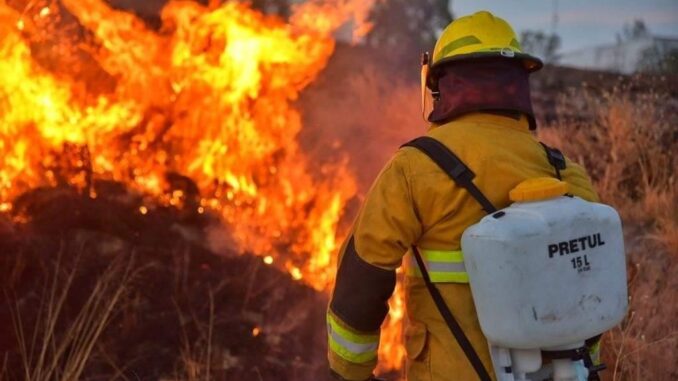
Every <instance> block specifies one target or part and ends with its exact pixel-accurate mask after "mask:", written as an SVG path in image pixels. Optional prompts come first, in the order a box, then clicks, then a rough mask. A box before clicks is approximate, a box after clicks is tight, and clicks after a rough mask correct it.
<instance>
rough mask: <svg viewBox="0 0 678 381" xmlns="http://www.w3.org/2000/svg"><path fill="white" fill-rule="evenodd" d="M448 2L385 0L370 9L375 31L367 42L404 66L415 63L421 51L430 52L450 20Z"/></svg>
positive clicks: (443, 0)
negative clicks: (402, 62)
mask: <svg viewBox="0 0 678 381" xmlns="http://www.w3.org/2000/svg"><path fill="white" fill-rule="evenodd" d="M449 3H450V2H449V1H447V0H386V1H380V2H378V3H377V4H376V5H375V7H374V9H373V10H372V17H371V21H372V22H373V23H374V29H372V32H370V34H369V35H368V36H367V43H368V44H369V45H370V46H371V47H373V48H375V49H378V50H380V51H381V52H382V55H384V56H387V57H389V58H391V59H399V60H403V61H404V62H405V63H408V64H406V66H408V67H409V66H410V65H409V63H411V62H417V61H418V60H419V56H420V55H421V53H423V52H424V51H431V50H433V46H434V45H435V42H436V39H437V38H438V35H439V34H440V33H441V32H442V30H443V29H444V28H445V27H446V26H447V25H448V24H449V23H450V22H451V21H452V13H451V11H450V8H449Z"/></svg>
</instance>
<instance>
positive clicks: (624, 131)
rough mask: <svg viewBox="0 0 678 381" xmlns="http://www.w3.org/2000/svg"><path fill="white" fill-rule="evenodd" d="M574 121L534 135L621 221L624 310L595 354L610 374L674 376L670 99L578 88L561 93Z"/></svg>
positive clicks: (677, 236)
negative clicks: (587, 178)
mask: <svg viewBox="0 0 678 381" xmlns="http://www.w3.org/2000/svg"><path fill="white" fill-rule="evenodd" d="M561 107H567V108H568V111H569V113H570V114H571V113H572V109H573V108H574V109H575V110H577V112H578V113H579V114H580V115H582V117H583V118H582V119H581V120H567V121H562V122H561V123H558V124H557V125H554V126H550V127H551V128H543V129H542V130H541V131H540V137H541V138H542V139H543V140H544V141H546V142H547V143H550V144H552V145H555V146H557V147H560V148H561V149H562V150H563V151H565V152H566V154H568V156H570V157H571V158H572V159H574V160H576V161H578V162H580V163H581V164H583V165H584V166H585V167H586V168H587V169H588V171H589V173H590V174H591V177H592V180H593V182H594V185H595V186H596V188H597V190H598V192H599V194H600V196H601V199H602V201H603V202H605V203H608V204H610V205H613V206H614V207H615V208H616V209H617V210H619V212H620V214H621V215H622V219H623V221H624V225H625V234H626V246H627V248H626V249H627V255H628V264H629V292H630V309H629V314H628V316H627V318H626V319H625V320H624V321H623V322H622V324H621V325H620V326H619V327H617V328H616V329H614V330H612V331H611V332H609V333H608V334H606V336H605V340H604V343H605V345H604V347H603V358H604V360H605V362H606V363H607V364H608V366H609V368H610V370H609V371H608V372H605V373H606V377H607V378H608V379H612V380H667V381H668V380H675V379H676V378H677V377H678V362H676V358H678V349H677V348H678V323H676V320H675V317H676V316H677V315H678V281H676V279H675V274H676V270H678V214H676V211H678V189H677V185H676V173H675V172H676V168H678V158H677V157H676V152H678V129H677V127H676V126H678V117H677V116H676V112H675V109H676V101H675V99H671V98H670V97H669V96H666V95H661V94H654V93H650V94H632V92H631V91H629V90H628V88H624V87H620V88H615V89H613V90H611V91H609V92H606V93H604V94H600V93H594V92H593V91H589V90H586V89H580V90H577V91H573V92H572V93H571V94H568V95H567V96H566V97H563V101H562V105H561Z"/></svg>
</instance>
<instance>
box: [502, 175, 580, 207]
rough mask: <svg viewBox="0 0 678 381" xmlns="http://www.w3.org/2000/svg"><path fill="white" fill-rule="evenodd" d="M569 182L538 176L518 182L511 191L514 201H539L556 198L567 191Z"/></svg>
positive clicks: (510, 196)
mask: <svg viewBox="0 0 678 381" xmlns="http://www.w3.org/2000/svg"><path fill="white" fill-rule="evenodd" d="M567 188H568V187H567V183H566V182H564V181H560V180H558V179H554V178H553V177H537V178H534V179H528V180H525V181H523V182H522V183H520V184H518V186H516V187H515V188H513V189H512V190H511V192H509V198H510V199H511V201H514V202H525V201H539V200H546V199H549V198H555V197H558V196H562V195H564V194H565V193H567Z"/></svg>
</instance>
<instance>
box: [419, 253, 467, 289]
mask: <svg viewBox="0 0 678 381" xmlns="http://www.w3.org/2000/svg"><path fill="white" fill-rule="evenodd" d="M419 252H420V253H421V256H422V259H423V260H424V263H425V265H426V270H427V271H428V273H429V276H430V278H431V281H432V282H433V283H468V274H467V273H466V266H465V265H464V254H463V253H462V251H461V250H427V249H421V248H420V249H419ZM406 268H407V270H406V274H407V275H408V276H412V277H419V278H420V277H421V271H420V270H419V268H418V267H417V262H416V261H415V259H414V256H413V255H412V253H408V254H407V264H406Z"/></svg>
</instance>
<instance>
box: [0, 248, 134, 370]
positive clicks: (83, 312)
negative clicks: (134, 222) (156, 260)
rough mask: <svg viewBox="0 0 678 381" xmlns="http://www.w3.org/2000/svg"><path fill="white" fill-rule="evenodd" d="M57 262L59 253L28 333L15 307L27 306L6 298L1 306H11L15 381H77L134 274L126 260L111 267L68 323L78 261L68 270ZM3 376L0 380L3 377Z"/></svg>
mask: <svg viewBox="0 0 678 381" xmlns="http://www.w3.org/2000/svg"><path fill="white" fill-rule="evenodd" d="M61 256H62V253H59V256H58V258H57V261H56V264H55V268H54V272H53V274H52V276H51V278H52V279H51V281H50V282H45V285H44V287H43V290H42V293H41V297H40V299H39V308H38V312H37V317H36V318H35V320H34V324H33V326H32V327H26V321H25V320H24V318H23V317H22V313H21V311H22V309H24V308H22V306H21V304H30V301H26V303H24V301H19V300H17V299H16V298H15V297H10V295H9V292H8V293H7V300H8V301H10V300H13V308H11V312H12V323H13V327H14V333H15V335H16V338H17V341H18V348H19V355H20V357H21V362H22V367H23V369H22V374H23V375H22V377H21V379H23V380H25V381H45V380H63V381H71V380H72V381H76V380H80V379H81V376H82V374H83V370H84V369H85V366H86V365H87V363H88V361H89V360H90V359H91V357H92V356H93V354H94V353H95V352H96V350H95V346H96V345H97V344H98V341H99V338H100V336H101V334H102V332H103V331H104V330H105V329H106V327H107V326H108V324H109V323H110V322H111V320H112V318H113V316H114V315H115V313H116V308H117V307H118V304H119V302H120V301H121V300H122V299H123V298H124V295H125V293H126V291H127V286H128V284H129V282H130V280H131V279H132V278H133V277H134V276H135V274H136V273H137V272H138V271H139V269H136V270H133V260H132V259H129V260H127V261H126V262H125V261H123V260H116V261H113V262H112V263H111V264H110V265H109V266H108V268H106V270H104V272H103V273H102V274H101V276H100V277H98V279H97V281H96V283H95V284H94V287H93V289H92V290H91V291H90V292H89V294H88V295H87V296H86V297H85V299H84V300H83V303H82V305H81V306H79V310H78V311H77V312H75V314H74V315H73V316H74V317H72V318H70V319H65V317H64V315H65V313H64V311H66V310H67V309H69V308H71V307H72V306H69V305H68V303H67V301H68V299H69V294H70V293H71V292H72V291H73V290H72V286H73V280H74V279H75V277H76V273H77V272H78V268H77V263H78V261H77V260H76V265H75V266H73V268H72V269H65V268H63V267H62V262H61ZM10 303H11V302H10ZM6 360H7V357H5V361H6ZM4 370H5V369H3V373H1V374H0V375H2V374H5V372H4Z"/></svg>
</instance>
